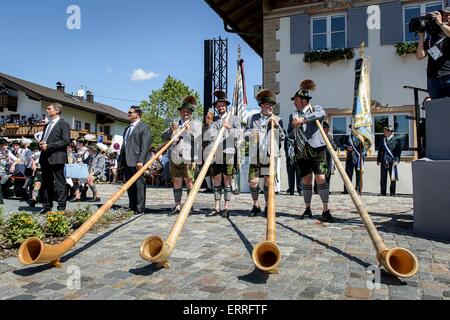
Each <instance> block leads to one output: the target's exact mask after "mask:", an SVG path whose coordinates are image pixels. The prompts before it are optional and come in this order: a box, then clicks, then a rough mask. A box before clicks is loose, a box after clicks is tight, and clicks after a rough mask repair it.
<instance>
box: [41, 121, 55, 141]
mask: <svg viewBox="0 0 450 320" xmlns="http://www.w3.org/2000/svg"><path fill="white" fill-rule="evenodd" d="M52 129H53V121H51V122H50V123H49V124H48V126H47V130H45V135H44V137H43V138H42V140H43V141H47V139H48V136H49V135H50V132H51V131H52Z"/></svg>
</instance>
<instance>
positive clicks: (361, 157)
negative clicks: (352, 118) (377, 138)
mask: <svg viewBox="0 0 450 320" xmlns="http://www.w3.org/2000/svg"><path fill="white" fill-rule="evenodd" d="M364 46H365V43H364V41H363V42H361V45H360V46H359V55H360V56H361V59H363V65H364V58H365V52H364V51H365V49H364ZM362 68H363V66H362ZM363 148H364V146H363V142H362V141H360V144H359V157H360V159H359V190H358V191H359V196H362V192H363V161H364V157H363Z"/></svg>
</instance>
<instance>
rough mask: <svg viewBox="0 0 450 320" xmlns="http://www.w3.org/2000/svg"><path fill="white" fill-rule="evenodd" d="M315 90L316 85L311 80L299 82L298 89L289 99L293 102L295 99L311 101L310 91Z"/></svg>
mask: <svg viewBox="0 0 450 320" xmlns="http://www.w3.org/2000/svg"><path fill="white" fill-rule="evenodd" d="M315 89H316V84H315V83H314V81H312V80H309V79H307V80H303V81H302V82H300V89H299V90H298V91H297V92H295V94H294V96H293V97H292V98H291V100H292V101H293V100H294V99H295V97H299V98H302V99H306V100H311V99H312V97H311V91H313V90H315Z"/></svg>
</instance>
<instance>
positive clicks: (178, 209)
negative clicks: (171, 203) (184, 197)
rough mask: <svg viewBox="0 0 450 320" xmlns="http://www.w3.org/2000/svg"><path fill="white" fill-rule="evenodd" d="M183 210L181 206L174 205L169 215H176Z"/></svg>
mask: <svg viewBox="0 0 450 320" xmlns="http://www.w3.org/2000/svg"><path fill="white" fill-rule="evenodd" d="M180 212H181V208H180V206H175V207H173V209H172V211H171V212H170V213H169V216H174V215H176V214H178V213H180Z"/></svg>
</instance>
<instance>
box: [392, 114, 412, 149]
mask: <svg viewBox="0 0 450 320" xmlns="http://www.w3.org/2000/svg"><path fill="white" fill-rule="evenodd" d="M394 134H395V135H396V136H397V137H399V138H400V141H401V143H402V150H408V149H409V120H408V119H407V118H406V115H396V116H394Z"/></svg>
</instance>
